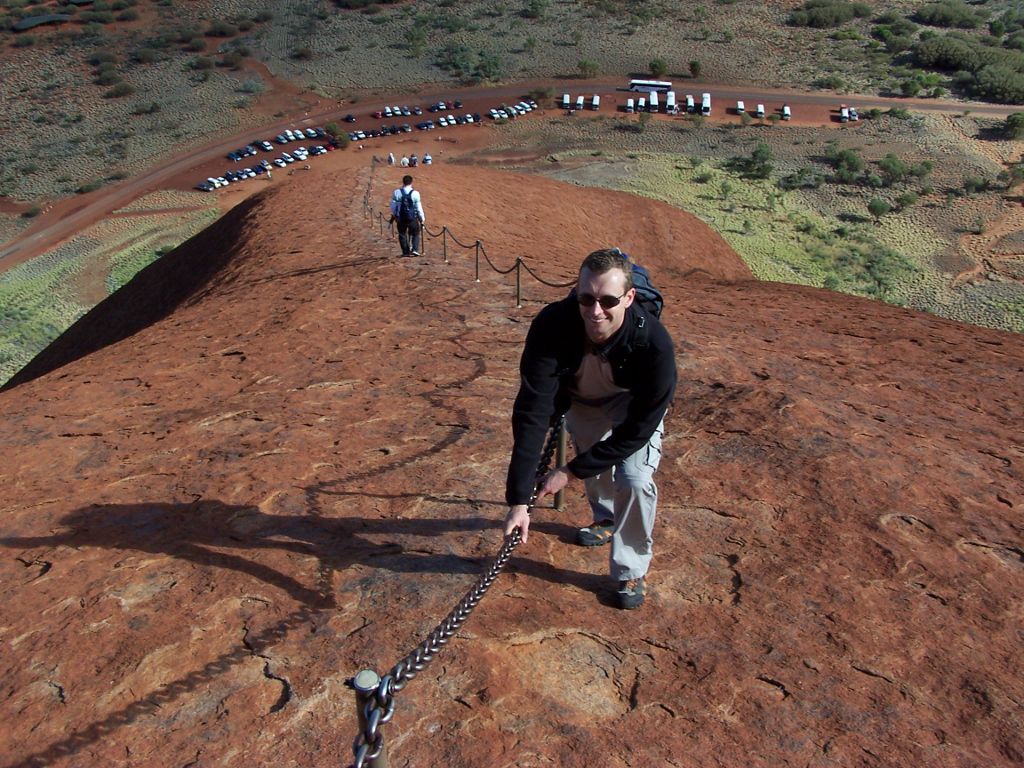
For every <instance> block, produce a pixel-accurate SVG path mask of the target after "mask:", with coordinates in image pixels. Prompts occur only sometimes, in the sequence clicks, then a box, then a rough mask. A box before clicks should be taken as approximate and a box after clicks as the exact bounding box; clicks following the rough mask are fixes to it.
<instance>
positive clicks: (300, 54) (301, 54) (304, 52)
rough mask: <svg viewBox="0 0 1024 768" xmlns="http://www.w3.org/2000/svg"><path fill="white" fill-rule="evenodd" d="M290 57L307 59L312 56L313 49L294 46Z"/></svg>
mask: <svg viewBox="0 0 1024 768" xmlns="http://www.w3.org/2000/svg"><path fill="white" fill-rule="evenodd" d="M291 57H292V58H293V59H296V60H298V61H309V60H310V59H312V58H313V49H312V48H309V47H306V46H302V47H301V48H296V49H294V50H293V51H292V53H291Z"/></svg>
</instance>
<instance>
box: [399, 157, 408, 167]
mask: <svg viewBox="0 0 1024 768" xmlns="http://www.w3.org/2000/svg"><path fill="white" fill-rule="evenodd" d="M399 165H401V166H402V167H403V168H408V167H409V158H408V157H406V156H405V155H402V160H401V162H399Z"/></svg>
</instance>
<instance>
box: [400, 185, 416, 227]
mask: <svg viewBox="0 0 1024 768" xmlns="http://www.w3.org/2000/svg"><path fill="white" fill-rule="evenodd" d="M419 218H420V216H419V213H418V212H417V211H416V203H415V202H414V201H413V199H412V192H411V191H409V192H405V191H403V192H402V199H401V200H399V201H398V220H399V221H400V222H402V223H403V224H409V223H410V222H413V221H418V220H419Z"/></svg>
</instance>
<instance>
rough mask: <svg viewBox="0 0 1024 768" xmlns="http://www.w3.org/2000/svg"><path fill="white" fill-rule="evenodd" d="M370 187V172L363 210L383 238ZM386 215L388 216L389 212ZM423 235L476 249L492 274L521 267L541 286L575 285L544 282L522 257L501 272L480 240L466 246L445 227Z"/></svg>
mask: <svg viewBox="0 0 1024 768" xmlns="http://www.w3.org/2000/svg"><path fill="white" fill-rule="evenodd" d="M374 161H376V158H374ZM373 165H374V167H375V166H376V165H377V163H376V162H374V164H373ZM372 185H373V173H372V172H371V174H370V178H369V179H368V180H367V182H366V194H365V195H364V197H363V209H364V210H365V211H366V212H367V214H368V216H369V218H370V220H371V222H372V221H373V214H374V213H376V214H377V216H378V222H379V223H380V226H381V229H382V236H383V226H384V225H383V214H382V213H380V212H378V211H377V210H376V209H375V208H373V206H371V205H370V190H371V187H372ZM388 213H389V214H390V211H389V212H388ZM423 234H424V235H426V236H427V237H428V238H438V237H443V236H444V235H445V234H447V236H448V238H449V239H451V241H452V242H453V243H455V244H456V245H458V246H459V247H461V248H465V249H467V250H468V249H470V248H474V249H477V253H478V254H479V253H483V257H484V261H486V262H487V266H488V267H490V268H491V270H492V271H493V272H496V273H497V274H499V275H508V274H510V273H512V272H516V271H517V270H518V269H519V267H520V266H522V267H523V269H525V270H526V271H527V272H528V273H529V274H530V276H531V277H532V278H533V279H534V280H536V281H537V282H538V283H540V284H541V285H546V286H547V287H549V288H570V287H572V286H573V285H575V284H576V281H575V280H570V281H569V282H565V283H554V282H551V281H550V280H545V279H544V278H543V277H541V276H540V275H538V274H537V273H536V272H535V271H534V270H532V269H531V268H530V265H529V264H527V263H526V261H525V260H524V259H523V257H522V256H516V260H515V262H514V263H513V264H512V266H511V267H509V268H508V269H504V270H503V269H501V268H499V267H498V266H497V265H496V264H495V263H494V262H493V261H491V257H490V256H488V255H487V249H486V248H484V243H483V241H482V240H477V241H475V242H474V243H471V244H468V245H467V244H466V243H463V242H462V241H461V240H459V238H457V237H456V236H455V234H454V233H453V232H452V231H451V230H450V229H449V228H448V227H447V225H445V226H442V227H441V229H440V231H438V232H431V231H430V230H429V229H428V228H427V227H426V225H424V226H423ZM445 258H446V260H447V252H446V253H445ZM516 303H517V305H518V303H519V291H518V289H517V291H516Z"/></svg>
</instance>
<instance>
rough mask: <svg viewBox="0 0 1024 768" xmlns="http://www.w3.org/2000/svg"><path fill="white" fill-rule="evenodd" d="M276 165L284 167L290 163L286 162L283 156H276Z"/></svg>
mask: <svg viewBox="0 0 1024 768" xmlns="http://www.w3.org/2000/svg"><path fill="white" fill-rule="evenodd" d="M274 165H276V166H277V167H278V168H284V167H285V166H286V165H288V163H286V162H285V161H284V159H283V158H280V157H275V158H274Z"/></svg>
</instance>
